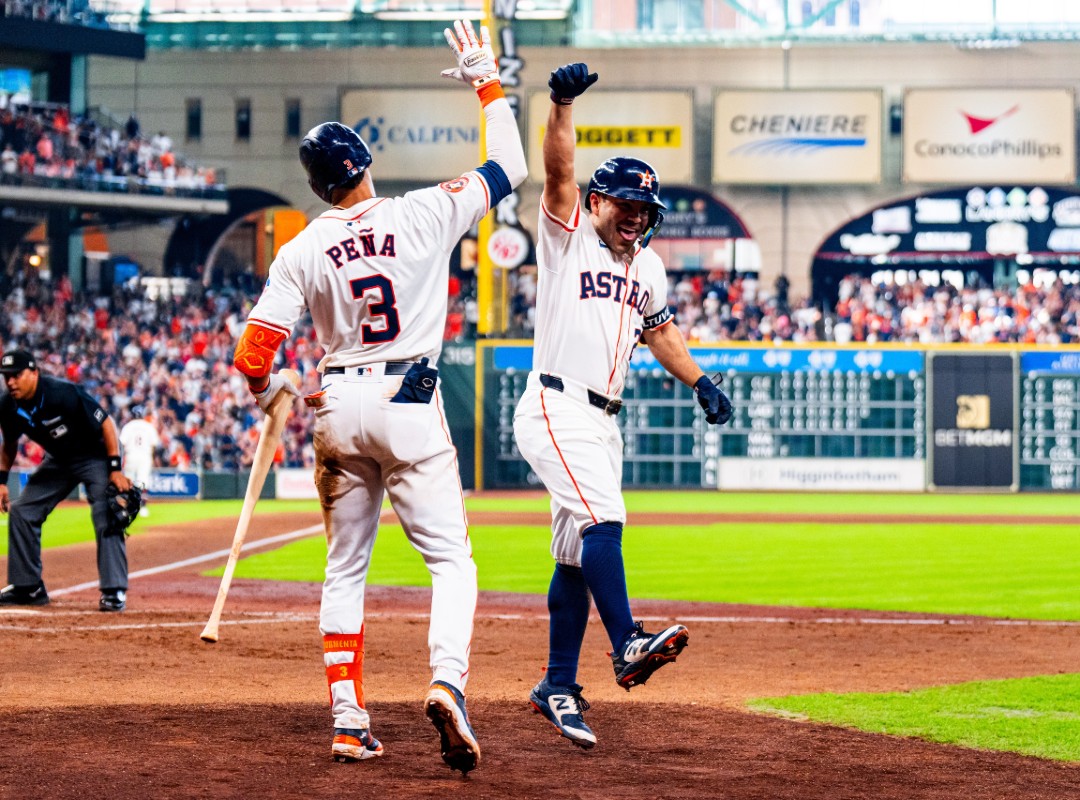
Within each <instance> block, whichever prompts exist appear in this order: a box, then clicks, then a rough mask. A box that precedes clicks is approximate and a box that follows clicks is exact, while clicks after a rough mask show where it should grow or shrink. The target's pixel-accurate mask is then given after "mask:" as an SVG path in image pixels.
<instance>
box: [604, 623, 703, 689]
mask: <svg viewBox="0 0 1080 800" xmlns="http://www.w3.org/2000/svg"><path fill="white" fill-rule="evenodd" d="M635 627H636V628H637V630H635V631H634V632H633V633H632V634H631V635H630V638H629V639H627V640H626V643H625V644H623V646H622V649H621V650H620V651H619V652H617V653H612V654H611V663H612V666H613V667H614V668H615V682H616V683H617V684H619V686H621V687H623V688H624V689H626V691H628V692H629V691H630V687H631V686H639V685H640V684H643V683H645V681H647V680H648V679H649V677H650V676H651V675H652V674H653V673H654V672H656V671H657V670H658V669H660V667H662V666H664V664H667V663H669V662H671V661H674V660H675V658H676V657H677V656H678V655H679V653H681V652H682V650H683V648H684V647H686V642H687V640H688V639H689V638H690V632H689V631H687V630H686V628H685V627H683V626H682V625H672V626H670V627H668V628H665V629H664V630H662V631H660V633H645V631H643V630H642V629H641V623H640V622H638V623H637V624H636V625H635Z"/></svg>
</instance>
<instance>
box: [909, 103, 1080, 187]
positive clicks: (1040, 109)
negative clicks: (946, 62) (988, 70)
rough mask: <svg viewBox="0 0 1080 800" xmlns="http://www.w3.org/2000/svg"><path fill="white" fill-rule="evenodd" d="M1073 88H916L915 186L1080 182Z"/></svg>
mask: <svg viewBox="0 0 1080 800" xmlns="http://www.w3.org/2000/svg"><path fill="white" fill-rule="evenodd" d="M1074 108H1075V100H1074V98H1073V92H1072V90H1071V89H911V90H909V91H908V92H907V93H906V94H905V95H904V144H903V151H904V168H903V179H904V181H905V182H908V183H985V182H995V183H1009V182H1016V183H1051V184H1054V183H1056V184H1070V183H1074V182H1075V181H1076V118H1075V111H1074Z"/></svg>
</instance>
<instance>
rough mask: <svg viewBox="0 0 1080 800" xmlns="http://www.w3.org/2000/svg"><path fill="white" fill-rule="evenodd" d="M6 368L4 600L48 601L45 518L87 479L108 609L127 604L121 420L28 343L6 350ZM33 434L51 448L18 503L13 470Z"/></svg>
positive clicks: (0, 597)
mask: <svg viewBox="0 0 1080 800" xmlns="http://www.w3.org/2000/svg"><path fill="white" fill-rule="evenodd" d="M0 375H2V376H3V379H4V384H5V386H6V387H7V393H6V394H4V395H3V396H2V397H0V433H3V437H4V444H3V447H0V511H3V512H4V513H5V514H6V513H8V512H10V513H11V518H10V521H9V523H8V525H9V527H8V580H9V581H11V585H10V586H8V587H6V588H5V589H4V590H3V591H0V606H43V605H48V603H49V594H48V592H47V591H46V589H45V583H44V581H42V579H41V526H42V525H43V524H44V522H45V520H46V519H47V518H48V516H49V514H51V513H52V510H53V509H54V508H56V505H57V503H59V502H60V501H61V500H63V499H64V498H65V497H67V496H68V495H69V494H70V493H71V490H72V489H74V488H75V487H76V486H78V485H79V484H80V483H81V484H82V485H83V486H84V487H85V488H86V498H87V500H89V501H90V516H91V519H92V520H93V523H94V535H95V536H96V537H97V566H98V579H99V581H100V586H101V597H100V599H99V600H98V608H99V609H100V610H101V611H123V610H124V608H125V607H126V605H127V584H128V563H127V543H126V541H125V539H124V532H123V530H116V529H114V528H113V527H112V526H111V525H110V517H109V500H108V497H107V493H106V490H107V488H108V487H109V485H110V484H112V485H113V486H115V487H116V489H117V490H119V491H121V492H126V491H127V490H129V489H130V488H131V481H130V480H128V479H127V477H126V476H125V475H124V473H123V472H122V471H121V470H120V441H119V437H118V436H117V433H116V424H115V423H114V422H113V419H112V417H110V416H109V415H108V414H107V413H105V410H104V409H103V408H102V407H101V406H99V405H98V404H97V401H95V400H94V398H92V397H91V396H90V395H89V394H87V393H86V390H85V389H82V388H81V387H79V386H76V385H75V384H73V383H70V382H69V381H64V380H60V379H59V378H53V377H51V376H49V375H42V374H41V373H40V371H39V370H38V364H37V359H35V358H34V356H33V355H32V354H31V353H29V352H27V351H26V350H12V351H11V352H8V353H4V355H3V357H0ZM24 435H25V436H26V437H27V438H29V439H30V440H32V441H34V442H37V443H38V444H39V445H41V446H42V448H44V450H45V453H46V456H45V459H44V460H43V461H42V462H41V466H39V467H38V468H37V471H35V472H34V474H33V475H31V476H30V479H29V480H28V481H27V482H26V486H25V487H24V488H23V490H22V492H21V493H20V494H19V497H18V499H16V500H15V502H14V503H12V502H11V499H10V496H9V495H8V487H7V483H8V471H9V470H10V469H11V465H12V464H14V463H15V456H16V455H17V454H18V448H19V438H20V437H22V436H24Z"/></svg>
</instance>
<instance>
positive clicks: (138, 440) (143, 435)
mask: <svg viewBox="0 0 1080 800" xmlns="http://www.w3.org/2000/svg"><path fill="white" fill-rule="evenodd" d="M133 411H134V416H133V417H132V419H130V420H128V421H127V422H125V423H124V426H123V427H122V428H121V429H120V446H121V447H122V448H123V454H124V474H125V475H127V476H128V477H129V478H130V479H131V482H132V483H133V484H135V485H136V486H138V487H139V490H140V491H141V492H142V495H143V505H142V507H141V508H140V509H139V516H140V517H148V516H150V512H149V511H148V510H147V508H146V492H147V489H149V487H150V481H152V480H153V477H154V450H156V449H157V448H159V447H161V436H160V434H158V431H157V428H156V427H154V413H153V411H151V410H150V408H149V407H147V408H146V409H145V410H144V409H143V408H141V407H140V408H136V409H133Z"/></svg>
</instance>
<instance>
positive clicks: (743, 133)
mask: <svg viewBox="0 0 1080 800" xmlns="http://www.w3.org/2000/svg"><path fill="white" fill-rule="evenodd" d="M881 119H882V112H881V93H880V92H877V91H730V92H727V91H725V92H719V93H718V94H717V95H716V99H715V101H714V109H713V174H712V179H713V182H714V183H744V184H791V183H796V184H802V183H815V184H819V183H824V184H848V183H856V184H859V183H879V182H880V181H881Z"/></svg>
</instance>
